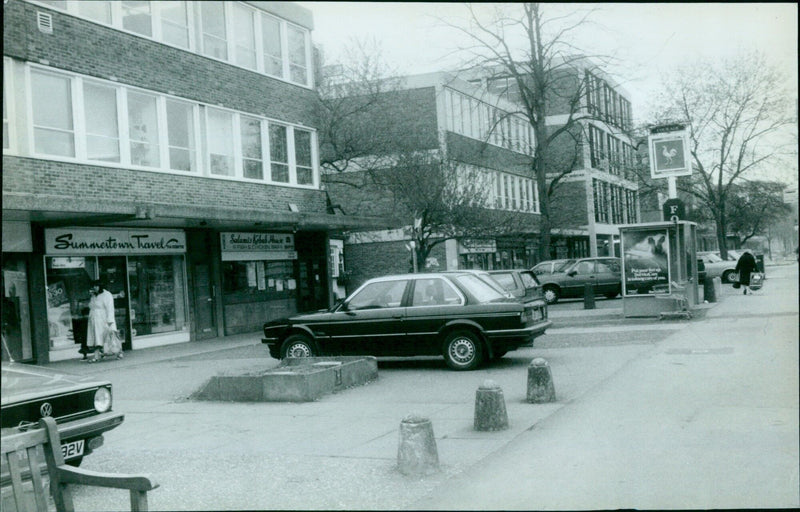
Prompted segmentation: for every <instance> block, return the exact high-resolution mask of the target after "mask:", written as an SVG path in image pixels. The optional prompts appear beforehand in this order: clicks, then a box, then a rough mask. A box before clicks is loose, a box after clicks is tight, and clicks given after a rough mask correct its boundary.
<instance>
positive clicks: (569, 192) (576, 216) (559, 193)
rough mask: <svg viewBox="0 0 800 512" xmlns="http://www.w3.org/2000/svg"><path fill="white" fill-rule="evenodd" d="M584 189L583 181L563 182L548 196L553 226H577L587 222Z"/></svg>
mask: <svg viewBox="0 0 800 512" xmlns="http://www.w3.org/2000/svg"><path fill="white" fill-rule="evenodd" d="M588 215H589V214H588V207H587V204H586V189H585V186H584V182H583V181H577V182H565V183H561V184H560V185H559V186H558V187H556V190H555V192H554V193H553V195H552V196H550V216H551V219H552V220H553V223H554V225H553V227H554V228H579V227H581V226H586V224H587V223H588V222H589V219H588Z"/></svg>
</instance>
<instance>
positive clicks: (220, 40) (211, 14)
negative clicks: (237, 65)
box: [199, 2, 228, 60]
mask: <svg viewBox="0 0 800 512" xmlns="http://www.w3.org/2000/svg"><path fill="white" fill-rule="evenodd" d="M199 5H200V15H201V17H202V29H203V53H204V54H206V55H208V56H210V57H215V58H217V59H224V60H227V59H228V35H227V33H226V31H225V5H224V2H200V3H199Z"/></svg>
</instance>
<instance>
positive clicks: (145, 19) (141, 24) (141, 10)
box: [122, 2, 153, 36]
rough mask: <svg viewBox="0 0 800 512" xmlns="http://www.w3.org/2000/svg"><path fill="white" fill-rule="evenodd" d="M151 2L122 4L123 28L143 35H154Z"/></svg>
mask: <svg viewBox="0 0 800 512" xmlns="http://www.w3.org/2000/svg"><path fill="white" fill-rule="evenodd" d="M151 20H152V15H151V13H150V2H122V28H124V29H125V30H130V31H131V32H136V33H137V34H142V35H145V36H152V35H153V25H152V21H151Z"/></svg>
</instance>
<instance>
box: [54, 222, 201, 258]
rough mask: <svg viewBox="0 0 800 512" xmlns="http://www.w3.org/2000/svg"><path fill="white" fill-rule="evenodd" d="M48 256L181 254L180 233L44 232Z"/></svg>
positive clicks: (183, 241) (121, 230) (183, 244)
mask: <svg viewBox="0 0 800 512" xmlns="http://www.w3.org/2000/svg"><path fill="white" fill-rule="evenodd" d="M44 240H45V248H46V251H47V254H49V255H54V254H69V255H78V254H84V255H106V254H180V253H184V252H186V235H185V233H184V232H183V231H170V230H160V229H124V228H116V229H115V228H94V229H91V228H88V229H87V228H58V229H46V230H45V231H44Z"/></svg>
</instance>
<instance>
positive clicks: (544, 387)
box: [528, 357, 556, 404]
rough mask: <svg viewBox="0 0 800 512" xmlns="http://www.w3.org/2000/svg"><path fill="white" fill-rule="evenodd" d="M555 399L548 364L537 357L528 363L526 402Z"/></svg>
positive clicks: (551, 375)
mask: <svg viewBox="0 0 800 512" xmlns="http://www.w3.org/2000/svg"><path fill="white" fill-rule="evenodd" d="M555 401H556V388H555V386H553V374H552V373H551V372H550V365H549V364H547V361H545V360H544V359H542V358H541V357H537V358H536V359H534V360H533V361H531V364H530V365H528V403H532V404H541V403H546V402H555Z"/></svg>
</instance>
